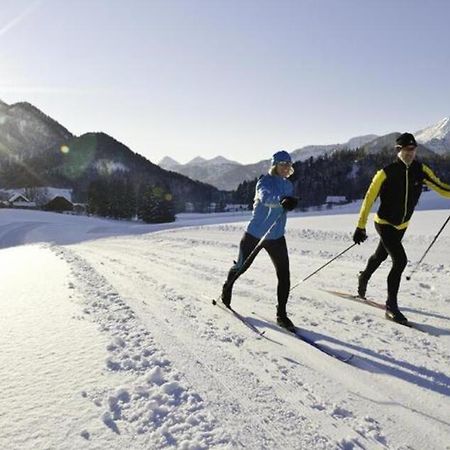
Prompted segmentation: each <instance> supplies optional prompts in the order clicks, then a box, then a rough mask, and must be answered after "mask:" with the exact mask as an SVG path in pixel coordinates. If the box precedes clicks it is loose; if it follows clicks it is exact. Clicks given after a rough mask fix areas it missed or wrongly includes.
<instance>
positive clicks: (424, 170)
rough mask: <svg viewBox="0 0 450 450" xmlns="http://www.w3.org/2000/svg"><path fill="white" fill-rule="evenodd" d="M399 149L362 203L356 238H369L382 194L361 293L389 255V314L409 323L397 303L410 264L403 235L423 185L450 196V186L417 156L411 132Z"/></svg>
mask: <svg viewBox="0 0 450 450" xmlns="http://www.w3.org/2000/svg"><path fill="white" fill-rule="evenodd" d="M396 148H397V149H398V154H397V160H396V161H395V162H393V163H392V164H389V165H388V166H386V167H384V168H383V169H382V170H379V171H378V172H377V173H376V174H375V176H374V177H373V179H372V183H371V184H370V186H369V189H368V190H367V192H366V195H365V197H364V201H363V203H362V205H361V210H360V213H359V221H358V226H357V228H356V230H355V233H354V234H353V241H354V242H355V243H356V244H361V242H364V241H365V240H366V239H367V234H366V224H367V218H368V216H369V213H370V210H371V208H372V205H373V203H374V201H375V200H376V198H377V197H378V196H379V197H380V206H379V208H378V212H377V214H376V215H375V229H376V230H377V232H378V234H379V235H380V242H379V244H378V247H377V249H376V250H375V253H374V254H373V255H372V256H371V257H370V258H369V260H368V262H367V266H366V268H365V269H364V270H363V271H362V272H360V274H359V278H358V295H359V296H360V297H363V298H364V297H365V295H366V289H367V283H368V281H369V279H370V277H371V276H372V274H373V273H374V272H375V271H376V270H377V269H378V267H379V266H380V264H381V263H382V262H383V261H384V260H385V259H386V258H387V257H388V255H389V256H390V257H391V259H392V268H391V271H390V272H389V275H388V279H387V286H388V296H387V301H386V317H387V318H388V319H391V320H393V321H395V322H399V323H407V319H406V317H405V316H404V315H403V314H402V313H401V312H400V310H399V309H398V304H397V294H398V290H399V286H400V279H401V276H402V273H403V270H404V269H405V267H406V264H407V256H406V253H405V249H404V248H403V245H402V238H403V235H404V234H405V231H406V229H407V227H408V225H409V220H410V219H411V216H412V214H413V212H414V209H415V207H416V205H417V202H418V201H419V197H420V194H421V193H422V186H423V185H424V184H425V185H427V186H428V187H430V188H431V189H433V190H435V191H436V192H438V193H439V194H441V195H442V196H444V197H448V198H450V185H449V184H446V183H443V182H442V181H441V180H439V178H438V177H437V176H436V175H435V174H434V173H433V171H432V170H431V169H430V168H429V167H428V166H427V165H425V164H423V163H421V162H419V161H417V160H416V159H415V157H416V149H417V143H416V140H415V138H414V136H413V135H412V134H411V133H403V134H401V135H400V136H399V137H398V138H397V140H396Z"/></svg>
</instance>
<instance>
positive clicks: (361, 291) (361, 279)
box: [358, 272, 369, 298]
mask: <svg viewBox="0 0 450 450" xmlns="http://www.w3.org/2000/svg"><path fill="white" fill-rule="evenodd" d="M368 282H369V280H368V279H367V278H366V277H365V276H364V272H359V275H358V297H361V298H366V291H367V283H368Z"/></svg>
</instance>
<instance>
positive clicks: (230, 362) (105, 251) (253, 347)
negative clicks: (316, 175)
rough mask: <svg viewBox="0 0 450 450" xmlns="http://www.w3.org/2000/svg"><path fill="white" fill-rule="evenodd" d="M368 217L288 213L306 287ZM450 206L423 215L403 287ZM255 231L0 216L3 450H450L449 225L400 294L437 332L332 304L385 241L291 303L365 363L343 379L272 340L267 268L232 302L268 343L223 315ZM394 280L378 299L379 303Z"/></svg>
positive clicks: (380, 275)
mask: <svg viewBox="0 0 450 450" xmlns="http://www.w3.org/2000/svg"><path fill="white" fill-rule="evenodd" d="M432 198H437V196H436V195H435V194H432V193H425V194H424V196H423V201H422V206H421V207H422V208H426V207H427V205H431V203H429V201H428V200H430V199H432ZM358 206H359V202H357V203H354V204H351V205H344V206H342V207H340V208H335V209H333V210H324V211H322V212H313V213H295V214H293V215H291V217H290V218H289V219H288V231H287V234H286V239H287V242H288V246H289V252H290V261H291V278H292V284H295V283H297V282H298V281H299V280H301V279H303V278H304V277H305V276H306V275H308V274H309V273H311V272H312V271H314V270H315V269H316V268H318V267H319V266H321V265H322V264H324V263H325V262H327V261H328V260H329V259H330V258H332V257H333V256H335V255H337V254H338V253H339V252H341V251H342V250H344V249H345V248H347V247H348V246H349V245H351V243H352V242H351V234H352V231H353V229H354V227H355V224H356V221H357V214H356V211H357V208H358ZM431 207H436V205H433V206H431ZM438 207H439V206H438ZM446 208H447V209H435V210H422V211H417V212H416V213H415V215H414V217H413V219H412V223H411V226H410V228H409V229H408V231H407V234H406V236H405V239H404V243H405V248H406V250H407V253H408V256H409V260H410V262H409V264H408V267H407V269H406V274H408V273H410V272H411V270H412V269H413V267H414V266H415V263H416V262H417V261H418V259H419V258H420V256H421V255H422V254H423V252H424V251H425V249H426V248H427V246H428V245H429V244H430V242H431V241H432V239H433V237H434V235H435V233H436V232H437V231H438V230H439V228H440V226H441V225H442V224H443V222H444V221H445V220H446V218H447V217H448V200H447V203H446ZM248 217H249V215H248V213H243V214H215V215H193V214H191V215H187V214H185V215H182V216H180V217H179V218H178V220H177V222H175V223H174V224H163V225H144V224H139V223H131V222H117V221H111V220H102V219H97V218H91V217H77V216H70V215H61V214H55V213H44V212H37V211H22V210H5V209H3V210H0V244H1V245H0V247H1V249H0V269H1V274H2V282H1V283H0V308H1V312H2V314H1V315H0V330H1V333H0V381H1V386H2V400H1V402H0V448H1V449H81V448H83V449H124V448H127V449H160V448H177V449H178V448H179V449H232V448H248V449H345V450H350V449H383V448H387V449H402V450H406V449H417V450H423V449H439V450H440V449H449V448H450V444H449V443H450V402H449V395H450V373H449V372H450V352H449V350H450V293H449V287H448V286H449V284H448V280H449V276H450V261H449V257H448V254H449V253H448V248H449V245H450V226H449V227H447V228H445V229H444V231H443V232H442V234H441V235H440V236H439V239H438V240H437V242H436V244H435V245H434V246H433V248H432V249H431V250H430V252H429V253H428V255H427V257H426V259H425V260H424V261H423V263H422V264H421V265H420V266H419V268H418V270H417V272H416V273H415V274H414V276H413V277H412V279H411V281H406V280H405V279H403V282H402V285H401V289H400V296H399V299H400V300H399V301H400V306H401V307H402V309H403V311H404V313H405V314H406V315H407V316H408V318H410V320H411V321H413V322H417V323H420V324H421V327H422V329H423V330H425V332H421V331H418V330H416V329H410V328H406V327H402V326H400V325H397V324H394V323H392V322H389V321H387V320H385V319H384V318H383V311H381V310H379V309H376V308H373V307H370V306H368V305H364V304H360V303H357V302H352V301H350V300H345V299H342V298H340V297H336V296H334V295H332V294H330V293H328V292H325V291H323V290H321V289H335V290H341V291H345V292H354V290H355V287H356V286H355V285H356V275H357V273H358V271H359V270H362V269H363V267H364V265H365V262H366V260H367V258H368V256H369V255H370V254H371V253H372V252H373V250H374V249H375V246H376V245H377V242H378V239H377V235H376V232H375V231H374V229H373V226H372V225H370V226H368V234H369V239H368V241H367V242H365V243H364V244H363V245H361V246H356V247H354V248H352V249H351V250H350V251H348V252H347V253H345V254H344V255H343V256H342V257H341V258H339V259H338V260H337V261H335V262H334V263H332V264H330V265H329V266H327V267H326V268H325V269H323V270H322V271H320V272H319V273H318V274H317V275H315V276H314V277H312V278H311V279H309V280H308V281H307V282H305V283H303V284H300V285H299V286H298V287H297V288H296V289H294V290H293V291H292V293H291V296H290V300H289V303H288V311H289V313H290V316H291V318H292V320H293V321H294V322H295V323H296V325H297V326H298V327H299V329H300V330H301V332H302V333H304V334H305V335H306V336H307V337H309V338H311V339H314V340H315V341H317V342H318V343H320V344H322V345H324V346H327V347H328V348H330V349H334V350H336V351H338V352H341V353H344V354H353V355H354V357H353V359H352V361H351V362H350V363H349V364H346V363H343V362H341V361H338V360H335V359H333V358H331V357H329V356H327V355H325V354H323V353H322V352H320V351H318V350H316V349H315V348H313V347H312V346H310V345H308V344H306V343H303V342H301V341H300V340H298V339H296V338H295V337H294V336H292V335H289V334H288V333H285V332H282V331H280V330H279V329H278V328H277V326H276V325H274V322H273V319H274V312H275V305H276V276H275V273H274V270H273V267H272V265H271V262H270V259H269V258H268V256H267V255H266V254H265V253H264V252H263V253H261V254H260V255H259V256H258V258H256V260H255V262H254V264H253V265H252V267H251V268H250V269H249V270H248V271H247V272H246V273H245V274H244V275H243V276H242V277H241V278H240V279H239V280H238V282H237V283H236V286H235V289H234V296H233V303H232V304H233V306H234V307H235V308H236V310H238V311H239V312H240V313H241V314H242V315H243V316H245V317H247V318H248V320H249V321H250V322H251V323H252V324H253V325H254V326H256V327H257V328H259V329H260V330H262V331H265V335H264V336H265V337H260V336H258V335H257V334H256V333H254V332H253V331H252V330H250V329H248V328H247V327H245V326H244V325H243V324H242V323H241V322H240V321H238V320H236V319H235V318H234V317H233V316H232V315H231V314H229V313H228V312H226V311H223V310H222V309H219V308H218V307H217V306H213V305H212V304H211V299H212V298H216V297H217V296H218V295H219V292H220V287H221V284H222V283H223V281H224V278H225V276H226V273H227V270H228V269H229V266H230V264H231V263H232V260H233V259H235V258H236V256H237V252H238V244H239V240H240V238H241V236H242V233H243V230H244V228H245V225H246V223H247V220H248ZM389 267H390V265H389V263H384V264H383V265H382V266H381V267H380V269H379V270H378V271H377V272H376V273H375V274H374V276H373V278H372V279H371V281H370V284H369V289H368V296H369V297H370V298H372V299H374V300H377V301H379V302H383V300H384V299H385V295H386V292H385V291H386V277H387V274H388V271H389Z"/></svg>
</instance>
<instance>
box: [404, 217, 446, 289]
mask: <svg viewBox="0 0 450 450" xmlns="http://www.w3.org/2000/svg"><path fill="white" fill-rule="evenodd" d="M449 220H450V216H448V217H447V220H446V221H445V222H444V224H443V225H442V227H441V229H440V230H439V231H438V232H437V234H436V236H434V238H433V240H432V241H431V244H430V245H429V246H428V248H427V249H426V250H425V253H424V254H423V255H422V258H420V260H419V262H418V263H417V264H416V266H415V267H414V269H413V270H412V271H411V273H410V274H409V276H407V277H406V279H407V280H408V281H409V280H410V279H411V277H412V276H413V274H414V273H415V272H416V270H417V269H418V267H419V266H420V264H421V262H422V261H423V260H424V259H425V256H427V253H428V252H429V251H430V248H431V247H433V245H434V243H435V242H436V240H437V238H438V237H439V235H440V234H441V233H442V230H443V229H444V228H445V226H446V225H447V223H448V221H449Z"/></svg>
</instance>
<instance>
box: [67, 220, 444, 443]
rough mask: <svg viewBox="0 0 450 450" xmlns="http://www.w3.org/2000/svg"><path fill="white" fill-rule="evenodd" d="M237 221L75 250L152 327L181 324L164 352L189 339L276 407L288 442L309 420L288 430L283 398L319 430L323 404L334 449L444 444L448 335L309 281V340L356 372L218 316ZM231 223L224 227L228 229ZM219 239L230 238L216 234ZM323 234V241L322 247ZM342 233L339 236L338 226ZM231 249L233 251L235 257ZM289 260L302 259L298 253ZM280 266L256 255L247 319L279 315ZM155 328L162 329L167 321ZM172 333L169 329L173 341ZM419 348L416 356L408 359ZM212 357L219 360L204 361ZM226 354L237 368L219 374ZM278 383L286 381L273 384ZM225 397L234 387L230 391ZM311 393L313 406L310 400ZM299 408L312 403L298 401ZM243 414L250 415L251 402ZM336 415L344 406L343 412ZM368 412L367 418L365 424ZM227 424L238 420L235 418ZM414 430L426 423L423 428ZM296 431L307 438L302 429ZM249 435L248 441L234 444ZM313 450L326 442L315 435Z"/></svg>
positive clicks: (243, 284)
mask: <svg viewBox="0 0 450 450" xmlns="http://www.w3.org/2000/svg"><path fill="white" fill-rule="evenodd" d="M230 228H232V226H219V227H214V229H212V230H210V229H208V228H204V227H201V228H198V229H189V230H179V231H172V232H170V233H160V234H156V235H147V236H143V237H140V238H132V239H119V238H117V239H114V240H108V241H97V242H95V243H92V244H91V245H90V246H89V247H87V246H79V247H77V248H74V251H76V252H78V253H79V254H80V255H82V257H83V258H84V259H85V260H86V261H89V264H91V265H92V266H93V267H94V268H95V270H97V271H99V273H102V274H103V276H104V277H105V278H106V279H107V280H108V281H109V282H110V283H112V285H114V286H115V288H117V290H118V292H120V293H121V295H123V297H124V299H126V300H125V301H126V303H127V304H128V305H130V306H131V307H132V308H133V309H134V310H135V311H136V313H137V314H138V315H139V316H140V317H142V320H143V322H144V323H149V324H150V323H154V321H155V315H157V316H162V317H164V321H165V322H166V323H168V324H169V330H176V334H175V333H174V332H173V331H172V333H174V336H173V335H172V334H171V332H170V331H166V333H165V334H164V333H162V334H161V335H160V338H159V339H160V341H159V342H160V345H161V346H162V347H164V348H165V349H166V350H167V347H168V346H169V347H172V348H173V346H174V345H175V348H178V343H179V339H181V343H183V342H189V345H190V348H191V349H195V350H191V353H192V354H193V357H192V359H194V360H195V359H196V360H200V361H202V362H203V363H205V364H206V365H207V367H208V368H209V369H210V370H213V371H215V372H216V373H217V374H218V376H219V379H220V380H221V381H222V382H225V384H226V385H227V386H231V387H232V389H233V390H234V389H235V387H237V388H238V389H242V388H243V387H244V391H243V392H242V391H240V390H239V391H238V392H239V395H238V398H240V399H246V401H245V403H246V404H249V403H252V402H253V403H255V400H254V399H258V400H260V401H263V400H264V401H263V403H261V404H260V403H255V405H254V407H255V410H254V413H253V414H256V417H261V416H262V417H265V415H264V414H262V413H261V411H265V413H266V414H267V413H269V417H267V419H266V420H268V421H270V423H271V424H273V426H274V429H275V430H277V431H278V430H283V432H282V436H284V438H285V439H289V437H290V436H292V433H293V432H292V429H293V428H294V429H295V428H298V423H302V424H303V426H305V421H300V422H299V419H298V417H296V416H295V415H294V416H293V417H294V418H295V419H294V420H293V422H292V424H290V423H289V422H288V423H289V426H288V427H287V428H288V429H287V430H286V429H285V428H284V427H283V424H286V418H285V417H284V416H279V419H278V420H280V422H281V423H280V424H278V425H277V422H276V417H277V415H276V414H275V413H274V412H273V409H271V408H270V407H268V406H267V405H268V404H275V405H279V402H280V401H281V402H282V405H284V406H282V407H280V406H278V408H277V409H276V411H279V412H278V414H282V411H283V410H286V409H288V408H287V406H286V402H288V403H289V404H291V405H292V406H291V408H293V409H292V413H295V412H296V411H297V413H299V414H301V416H304V417H313V418H314V420H313V421H312V423H311V425H310V426H313V424H314V423H315V422H316V421H317V419H316V414H313V415H312V412H313V411H314V412H315V413H317V411H319V412H320V416H321V417H320V424H321V426H320V432H321V435H322V436H323V440H324V442H328V443H329V445H331V446H333V445H334V446H337V445H340V444H339V443H341V444H342V445H344V444H345V445H347V444H349V445H350V443H352V444H354V445H361V446H362V447H364V448H370V446H371V445H375V448H376V447H377V446H380V445H381V444H382V445H386V446H388V447H390V446H392V447H393V448H395V447H396V446H397V447H399V446H400V447H401V445H403V444H404V443H408V442H409V444H408V445H410V446H411V448H420V446H418V443H422V444H423V446H429V445H430V443H433V442H434V444H435V446H436V447H435V448H439V446H440V445H443V442H445V441H446V439H447V437H448V434H446V433H448V432H449V423H448V418H447V414H446V412H445V406H444V405H445V402H446V401H447V400H448V396H449V393H450V380H449V378H448V375H447V374H446V373H447V366H448V362H449V357H448V347H446V346H445V345H444V346H442V342H440V339H441V338H440V337H437V338H434V337H429V336H426V337H422V336H417V334H415V333H417V332H415V331H414V330H409V329H405V330H403V329H398V326H397V325H396V324H391V323H388V322H387V321H385V320H384V319H383V317H382V315H380V314H379V311H377V310H374V311H366V309H367V308H366V307H365V306H364V305H354V306H353V305H348V304H345V303H342V302H341V303H339V301H336V299H332V298H331V296H330V295H329V296H327V295H324V294H320V293H319V292H318V291H317V290H316V289H314V288H313V287H310V288H309V289H308V288H307V287H306V286H305V289H304V292H303V293H301V295H298V294H299V293H300V292H299V293H298V294H297V295H296V296H293V298H292V299H291V303H290V306H289V310H290V311H291V312H292V313H293V317H294V319H295V320H294V321H295V322H296V323H297V325H301V326H302V328H305V329H306V330H310V332H309V333H310V336H311V337H312V338H314V339H318V340H319V341H322V342H324V343H326V344H327V345H330V346H335V347H336V348H340V349H344V350H345V349H347V350H351V351H352V352H355V353H356V354H358V359H359V360H360V363H359V368H342V367H339V366H340V363H339V362H334V361H330V358H328V357H326V356H322V355H317V354H316V352H315V351H311V350H310V349H308V348H305V347H307V346H302V345H299V342H298V341H297V340H295V339H292V337H290V336H286V335H284V334H283V333H280V332H279V331H277V330H276V325H275V326H273V324H271V323H269V322H265V323H261V322H259V323H257V321H258V320H259V319H257V318H253V320H254V321H255V322H254V323H255V324H257V325H258V326H259V327H260V328H261V329H263V328H266V335H267V336H268V337H270V338H271V339H273V340H274V341H276V342H277V343H270V342H269V343H267V342H263V341H265V340H262V341H261V340H257V339H254V337H252V332H251V331H250V330H249V332H248V334H246V331H245V329H244V330H243V329H242V327H240V326H239V325H238V324H236V323H235V322H236V321H233V320H232V318H229V319H231V320H229V319H228V320H227V319H226V318H224V317H222V316H221V315H219V314H214V312H212V311H211V306H210V303H209V301H205V298H204V297H203V296H202V295H201V294H202V293H205V294H206V295H209V296H210V298H213V297H214V296H216V295H217V290H218V289H220V284H221V282H222V280H223V274H224V272H225V270H224V267H227V266H228V264H227V259H228V258H230V248H231V249H232V250H236V248H234V249H233V245H231V246H230V243H231V242H235V243H236V242H238V237H239V236H238V232H240V231H241V230H239V228H240V227H239V226H238V227H236V233H235V238H236V239H235V240H234V241H233V240H232V239H233V238H231V239H230V238H229V237H228V234H229V232H230ZM224 229H225V230H226V231H227V234H225V235H224V234H223V230H224ZM218 234H220V235H221V236H220V237H218V238H217V239H216V237H217V235H218ZM313 234H316V233H313ZM337 234H339V233H337ZM326 235H327V233H324V235H323V236H322V239H321V242H322V243H323V242H324V239H323V237H324V236H326ZM333 237H335V238H336V233H335V234H334V235H333ZM313 239H314V240H315V237H313ZM336 240H337V241H340V240H342V241H343V240H344V236H342V237H340V236H339V239H333V241H336ZM332 243H333V242H332ZM297 244H298V242H297ZM234 247H235V245H234ZM317 250H318V249H316V250H314V252H310V254H309V258H308V263H310V261H311V259H312V258H314V259H315V258H317V259H320V257H321V256H322V254H323V251H322V250H318V251H317ZM233 253H234V252H233V251H231V257H233V256H234V255H233ZM312 253H314V254H312ZM123 255H126V257H125V258H124V256H123ZM325 256H326V257H328V255H325ZM292 259H293V260H294V261H295V262H296V263H298V264H299V265H300V264H301V261H300V259H301V258H299V257H298V256H296V257H293V258H292ZM361 259H362V258H361ZM258 261H259V262H258ZM346 266H349V268H348V269H347V268H346ZM356 268H357V266H355V265H354V264H353V263H352V262H351V258H347V259H344V260H343V263H341V264H340V267H339V271H343V272H344V273H345V271H346V269H347V271H348V272H349V273H348V274H347V277H346V278H345V279H348V280H349V281H350V282H351V280H352V277H354V273H357V270H356ZM271 270H272V268H271V265H270V261H268V259H264V258H263V257H262V258H260V259H259V260H257V261H255V263H254V267H252V269H251V271H252V275H251V276H247V277H242V278H241V279H240V280H239V282H238V285H237V286H236V290H235V295H234V300H233V302H234V304H236V305H239V310H240V311H242V313H243V314H244V315H247V316H248V317H249V318H251V317H252V316H253V315H252V311H253V310H254V311H256V312H259V311H261V313H262V314H264V315H265V316H268V317H271V316H272V315H274V307H275V305H274V301H273V296H274V282H275V276H274V275H273V277H272V279H271V277H270V275H268V274H269V273H270V271H271ZM335 270H336V269H335ZM305 271H306V270H305ZM249 272H250V271H249ZM333 278H334V280H336V279H344V278H342V277H340V278H337V277H333ZM197 290H201V293H200V295H196V291H197ZM146 293H147V294H146ZM294 305H295V307H294ZM325 318H326V319H325ZM324 319H325V320H324ZM156 329H157V330H159V333H160V332H161V327H159V326H158V327H156ZM443 332H445V330H443ZM167 335H170V336H171V338H170V340H169V339H168V336H167ZM172 339H173V340H172ZM173 342H175V344H173ZM411 350H413V357H412V358H411V359H409V357H408V353H409V352H410V351H411ZM172 351H174V352H175V350H172ZM211 352H213V354H211ZM181 353H185V351H182V352H181ZM179 355H180V352H178V353H174V354H172V358H173V361H174V364H177V360H178V358H179ZM197 355H199V356H197ZM430 356H431V358H430ZM208 359H209V360H210V361H209V362H205V361H208ZM225 361H229V363H227V364H226V367H225V372H224V373H222V372H223V366H224V365H225V364H224V362H225ZM179 364H181V365H182V366H183V367H184V368H183V369H180V370H181V371H182V372H188V371H189V370H190V369H187V368H186V364H187V362H186V360H185V359H184V360H183V361H182V362H179ZM336 364H337V365H338V366H336ZM242 365H244V366H243V367H242ZM188 367H189V366H188ZM269 367H271V369H269ZM361 369H362V370H361ZM207 371H208V372H209V370H207ZM248 371H250V373H251V372H253V373H254V375H253V377H257V379H260V381H259V382H258V383H256V386H258V389H261V390H262V391H263V392H271V391H275V392H271V395H272V396H273V398H271V397H270V396H269V398H268V399H261V395H262V394H261V393H259V392H258V389H257V390H255V385H251V384H250V385H249V380H252V379H253V377H251V376H250V375H249V372H248ZM267 371H269V373H270V378H269V380H270V381H269V382H268V385H267V386H264V389H263V385H262V384H261V383H262V382H261V374H264V373H266V372H267ZM280 374H283V376H280ZM208 377H209V375H208ZM200 380H201V382H200V385H203V384H204V380H203V379H202V378H200ZM274 380H277V382H276V383H275V385H274V384H273V383H274ZM311 384H312V385H313V386H314V388H313V389H312V391H311V390H305V388H304V386H305V385H307V386H310V385H311ZM274 386H277V387H276V388H275V387H274ZM299 386H301V388H300V389H299ZM196 389H199V387H198V386H196ZM277 389H278V390H277ZM220 392H221V393H223V394H225V392H224V389H223V388H220ZM245 393H250V395H248V394H247V395H245ZM275 393H277V396H275ZM266 395H267V394H266ZM311 396H312V397H313V398H314V401H312V402H311V401H310V402H308V399H309V398H311ZM277 397H279V398H277ZM327 399H331V401H330V400H327ZM362 400H364V401H362ZM300 405H305V406H306V408H305V406H303V407H301V408H300ZM318 405H319V406H318ZM320 405H321V406H320ZM437 405H441V408H439V407H437ZM242 410H243V411H245V409H244V408H243V407H242ZM335 410H337V411H344V412H343V413H342V414H339V413H334V411H335ZM239 416H240V415H239ZM245 417H247V414H245ZM365 418H368V419H369V423H365V422H364V420H365ZM240 420H242V419H240ZM227 422H228V423H230V424H232V423H233V422H232V420H231V419H230V418H229V417H227ZM237 422H239V420H238V421H237ZM374 423H375V424H376V426H374ZM335 427H337V429H338V430H339V432H338V433H337V432H336V430H334V428H335ZM233 428H234V427H232V429H233ZM417 429H421V430H422V431H421V433H420V434H419V433H417ZM439 430H440V431H439ZM436 431H439V432H437V433H436ZM442 433H444V436H446V437H445V439H443V438H442ZM299 435H301V436H302V437H303V439H304V437H305V431H304V429H303V428H302V430H301V432H300V431H299ZM258 436H259V437H260V435H258ZM242 439H244V438H243V437H242V436H241V437H239V438H237V439H236V440H237V441H242ZM271 439H274V438H273V437H272V438H270V437H266V438H265V440H264V441H265V442H270V440H271ZM277 439H280V438H278V437H277V438H275V440H277ZM297 439H299V436H297V435H295V434H294V438H293V440H292V442H291V443H290V446H289V445H288V447H287V448H295V444H294V442H301V441H297ZM333 439H334V441H333ZM287 442H288V443H289V441H287ZM252 444H253V445H255V444H256V442H250V443H249V442H247V445H250V446H252ZM405 445H406V444H405ZM291 446H292V447H291ZM314 446H315V447H313V448H317V446H318V442H315V443H314ZM416 446H417V447H416ZM269 447H270V446H269ZM305 448H308V447H307V446H306V447H305ZM344 448H345V447H344ZM405 448H406V447H405ZM432 448H433V447H432Z"/></svg>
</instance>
